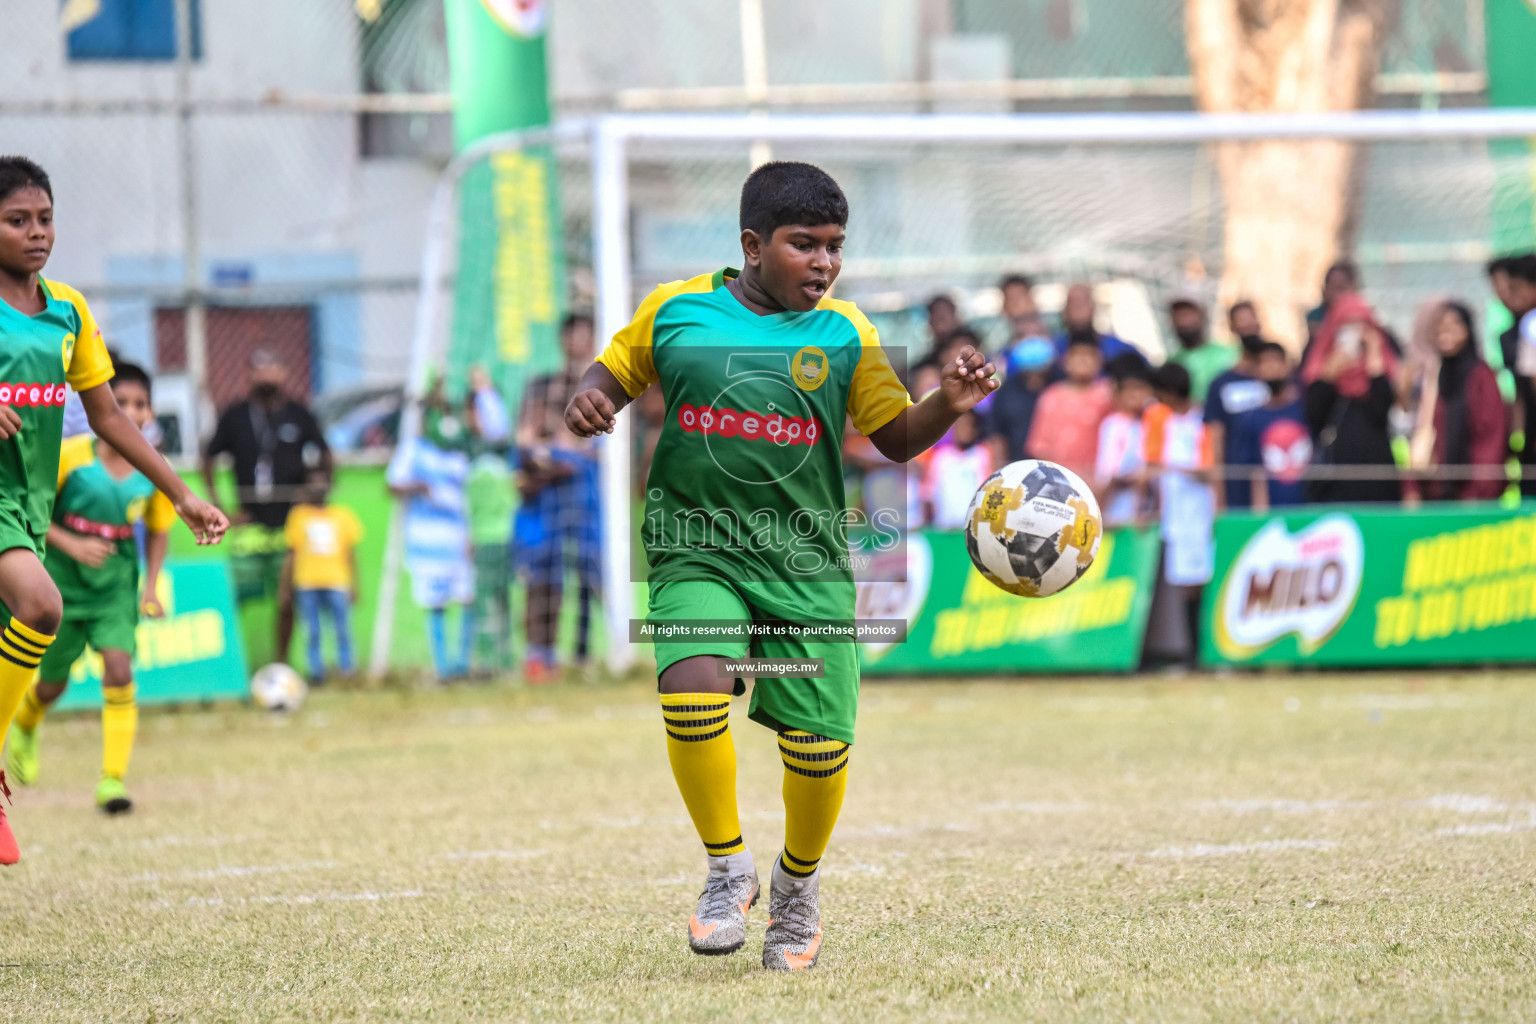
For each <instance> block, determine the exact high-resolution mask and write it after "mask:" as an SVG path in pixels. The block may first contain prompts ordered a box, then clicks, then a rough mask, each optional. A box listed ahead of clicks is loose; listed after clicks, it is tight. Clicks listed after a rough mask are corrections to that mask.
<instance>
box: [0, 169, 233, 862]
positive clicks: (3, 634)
mask: <svg viewBox="0 0 1536 1024" xmlns="http://www.w3.org/2000/svg"><path fill="white" fill-rule="evenodd" d="M53 241H54V227H53V187H52V185H51V184H50V183H49V181H48V175H47V173H46V172H44V171H43V169H42V168H41V167H39V166H37V164H35V163H33V162H32V161H30V160H28V159H26V158H25V157H16V156H9V157H0V735H5V734H6V733H9V732H10V728H11V718H12V716H13V715H14V714H15V713H16V708H17V706H18V705H19V704H20V703H21V698H22V695H23V694H24V693H25V692H26V691H27V689H28V687H30V686H31V684H32V678H33V676H34V675H35V674H36V672H37V668H38V665H39V664H41V663H42V660H43V656H44V655H45V654H47V653H48V648H49V647H50V646H51V645H52V644H53V641H54V639H55V637H54V634H55V633H56V632H57V631H58V629H59V626H60V624H61V623H62V622H63V621H64V600H63V598H62V597H61V596H60V595H59V588H58V586H57V585H55V584H54V582H53V578H52V577H51V576H50V575H49V574H48V570H47V569H45V568H44V567H43V554H44V551H45V550H46V538H47V536H48V531H49V529H50V528H51V526H52V525H53V503H54V496H55V494H56V493H57V491H58V484H59V446H60V443H61V441H62V439H63V433H64V396H65V395H66V394H67V392H68V389H69V388H73V389H74V390H75V391H76V392H78V393H79V395H80V404H81V405H82V406H83V407H84V409H85V414H86V418H87V420H88V421H89V422H90V425H91V430H92V431H93V432H94V433H95V434H96V436H97V437H99V438H101V439H102V440H103V441H106V442H107V443H108V444H110V445H111V446H112V447H113V448H114V449H116V450H117V451H118V453H119V454H121V455H122V457H123V458H124V459H125V460H126V461H127V462H128V463H129V464H130V465H132V466H133V467H134V468H135V469H137V470H138V471H139V472H141V473H143V474H144V475H145V476H147V477H148V478H149V480H150V482H151V483H153V484H154V485H155V487H156V488H157V489H159V490H160V491H162V492H163V493H164V494H165V495H166V496H167V497H168V498H169V499H170V501H171V504H172V505H173V507H174V508H175V510H176V514H177V515H179V516H180V517H181V518H182V520H183V521H185V522H186V524H187V525H188V526H190V527H191V528H192V532H193V533H194V534H196V535H197V538H198V543H200V544H217V543H218V542H219V540H220V539H222V537H223V536H224V531H225V530H226V529H228V527H229V521H228V520H227V519H225V518H224V514H223V513H222V512H220V511H219V510H218V509H217V508H215V507H213V506H212V505H210V504H208V503H207V502H206V501H203V500H202V499H200V498H198V497H196V496H195V495H193V493H192V492H191V491H190V490H188V488H187V485H186V483H184V482H183V481H182V479H181V478H180V477H179V476H177V475H176V473H175V472H174V471H173V470H172V469H171V467H170V466H168V465H166V463H165V460H164V459H162V458H161V457H160V455H159V453H158V452H156V451H155V449H154V447H153V446H152V445H151V444H150V443H149V442H148V441H146V440H145V439H144V435H143V434H142V433H141V432H140V430H139V428H138V425H137V424H135V423H134V422H133V420H132V419H130V418H129V417H128V415H127V414H126V413H124V412H123V410H122V409H120V408H119V407H118V404H117V399H116V398H114V397H113V395H112V389H111V388H109V387H108V386H107V382H108V381H110V380H111V379H112V360H111V358H109V357H108V355H107V349H106V345H105V344H103V342H102V339H101V331H100V330H98V329H97V327H96V320H95V318H94V317H93V316H91V310H90V307H89V306H87V305H86V302H85V299H84V298H82V297H81V295H80V293H79V292H77V291H75V290H74V289H72V288H69V287H68V286H66V285H62V284H59V283H58V282H57V281H48V280H45V279H44V278H43V277H42V269H43V267H45V266H46V265H47V263H48V257H49V255H50V254H51V253H52V252H53ZM0 794H4V795H6V796H7V797H9V795H10V791H9V789H8V788H7V787H6V785H5V772H4V771H0ZM20 859H21V848H20V847H19V846H18V845H17V843H16V836H15V834H14V833H13V832H12V831H11V826H10V822H9V821H8V820H7V819H6V816H5V812H4V810H3V809H0V864H14V863H16V862H17V861H18V860H20Z"/></svg>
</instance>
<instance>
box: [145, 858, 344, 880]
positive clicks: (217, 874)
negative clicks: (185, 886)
mask: <svg viewBox="0 0 1536 1024" xmlns="http://www.w3.org/2000/svg"><path fill="white" fill-rule="evenodd" d="M335 867H337V864H336V862H335V861H333V860H312V861H303V862H301V863H297V864H250V865H230V866H227V867H218V868H209V869H207V870H205V871H183V872H181V873H179V874H174V875H162V874H160V873H159V872H158V871H151V872H149V873H148V874H144V875H134V876H133V877H131V878H126V879H124V881H127V882H153V883H159V882H195V881H201V880H204V879H209V878H248V877H250V876H252V875H277V874H283V873H285V872H289V871H329V870H331V869H333V868H335Z"/></svg>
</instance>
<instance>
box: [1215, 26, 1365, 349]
mask: <svg viewBox="0 0 1536 1024" xmlns="http://www.w3.org/2000/svg"><path fill="white" fill-rule="evenodd" d="M1387 2H1388V0H1187V3H1186V4H1185V22H1186V24H1185V29H1186V42H1187V46H1188V49H1189V62H1190V67H1191V68H1192V70H1193V72H1194V79H1195V101H1196V104H1197V105H1198V106H1199V108H1200V109H1201V110H1207V111H1231V110H1236V111H1254V112H1278V113H1312V112H1318V111H1327V110H1356V109H1359V108H1360V107H1363V106H1367V105H1369V103H1370V102H1371V99H1372V84H1371V83H1372V81H1373V80H1374V78H1375V75H1376V70H1377V66H1378V65H1379V63H1380V53H1381V25H1382V21H1383V14H1384V7H1385V4H1386V3H1387ZM1354 158H1355V147H1354V146H1353V145H1352V144H1348V143H1338V142H1244V143H1223V144H1221V145H1219V146H1218V147H1217V150H1216V166H1217V171H1218V173H1219V174H1220V175H1221V187H1222V195H1223V199H1224V205H1225V211H1226V225H1225V229H1224V231H1223V245H1224V252H1225V254H1224V258H1223V261H1222V274H1221V288H1220V292H1219V295H1220V301H1221V302H1222V304H1223V306H1224V307H1225V306H1226V305H1228V304H1230V303H1232V302H1235V301H1236V300H1238V299H1251V300H1253V302H1254V303H1255V304H1256V305H1257V306H1258V309H1259V314H1260V316H1261V317H1263V320H1264V326H1265V330H1266V333H1268V334H1269V335H1271V336H1273V337H1274V338H1276V339H1277V340H1279V341H1282V342H1284V343H1285V344H1286V345H1288V346H1290V347H1291V348H1292V350H1293V351H1297V350H1299V348H1300V346H1301V344H1302V342H1303V341H1305V339H1306V329H1305V324H1304V316H1305V312H1306V310H1307V309H1308V308H1309V307H1311V306H1312V305H1314V304H1315V303H1316V301H1317V296H1318V292H1319V289H1320V287H1321V284H1322V279H1323V274H1324V272H1325V271H1326V270H1327V268H1328V265H1329V264H1330V263H1332V262H1333V261H1334V260H1336V259H1338V258H1339V256H1340V254H1341V252H1343V242H1344V239H1343V234H1344V231H1345V227H1346V224H1347V223H1348V219H1349V218H1348V212H1349V206H1350V195H1349V191H1350V181H1351V171H1352V169H1353V166H1354Z"/></svg>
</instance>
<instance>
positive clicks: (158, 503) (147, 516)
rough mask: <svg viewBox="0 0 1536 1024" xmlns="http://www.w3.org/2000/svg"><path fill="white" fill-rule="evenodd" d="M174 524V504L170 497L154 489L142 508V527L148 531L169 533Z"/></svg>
mask: <svg viewBox="0 0 1536 1024" xmlns="http://www.w3.org/2000/svg"><path fill="white" fill-rule="evenodd" d="M175 525H176V506H175V505H172V504H171V499H170V498H167V497H166V496H165V495H163V494H161V493H160V492H159V491H156V492H155V494H154V497H152V498H150V499H149V508H147V509H145V510H144V528H145V529H146V530H148V531H149V532H150V533H170V532H171V527H173V526H175Z"/></svg>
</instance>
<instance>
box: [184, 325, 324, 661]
mask: <svg viewBox="0 0 1536 1024" xmlns="http://www.w3.org/2000/svg"><path fill="white" fill-rule="evenodd" d="M287 382H288V367H287V365H285V364H284V363H283V361H282V360H281V359H280V358H278V357H277V356H276V355H274V354H272V353H270V352H266V351H262V350H258V351H257V352H255V353H253V354H252V355H251V361H250V383H251V390H250V395H249V396H248V397H247V398H246V399H245V400H244V401H241V402H236V403H235V404H234V405H232V406H230V407H229V408H228V409H225V410H224V413H223V414H222V415H221V416H220V417H219V422H218V426H217V427H216V428H215V429H214V432H213V438H212V439H211V440H210V441H209V442H208V445H207V447H206V448H204V449H203V458H202V474H203V486H204V487H205V488H207V494H208V500H210V501H212V502H213V503H214V504H216V505H219V506H220V507H221V508H227V507H228V506H227V505H224V504H223V503H221V502H220V501H219V496H218V495H219V492H218V488H217V487H216V486H215V484H214V476H213V460H214V459H216V458H218V457H219V456H221V455H228V456H230V457H231V458H232V459H233V461H234V472H235V486H236V494H237V499H238V507H239V512H238V513H237V514H235V515H231V516H230V519H231V520H232V521H233V522H234V524H235V526H234V528H233V529H232V530H231V531H230V543H231V545H232V546H233V549H234V550H233V552H232V557H231V562H232V568H233V571H234V574H235V579H236V581H237V583H238V590H239V595H240V599H241V600H248V599H251V598H260V597H267V596H274V597H275V598H276V604H277V618H276V636H275V638H274V642H275V644H276V651H275V652H274V658H275V660H277V661H287V660H288V648H289V646H290V644H291V643H292V641H293V602H292V601H291V600H285V599H284V596H283V594H282V589H283V588H282V585H281V580H282V571H283V564H284V561H285V558H286V553H285V545H284V542H283V529H284V524H285V523H286V522H287V521H288V513H289V511H290V510H292V508H293V505H294V502H295V500H296V499H297V498H298V497H299V496H300V491H301V490H302V488H303V485H304V483H305V482H306V480H307V479H308V474H309V471H310V470H311V469H315V470H319V471H321V472H323V473H325V474H326V475H327V476H329V475H330V472H331V449H330V447H329V446H328V445H326V443H325V435H324V434H323V433H321V431H320V424H319V423H317V422H315V417H314V415H313V414H312V413H311V412H310V411H309V409H308V408H307V407H306V406H305V405H304V404H303V403H301V402H299V401H297V400H295V399H293V398H292V397H290V396H289V395H288V394H286V393H285V392H284V390H283V388H284V386H285V385H286V384H287Z"/></svg>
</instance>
